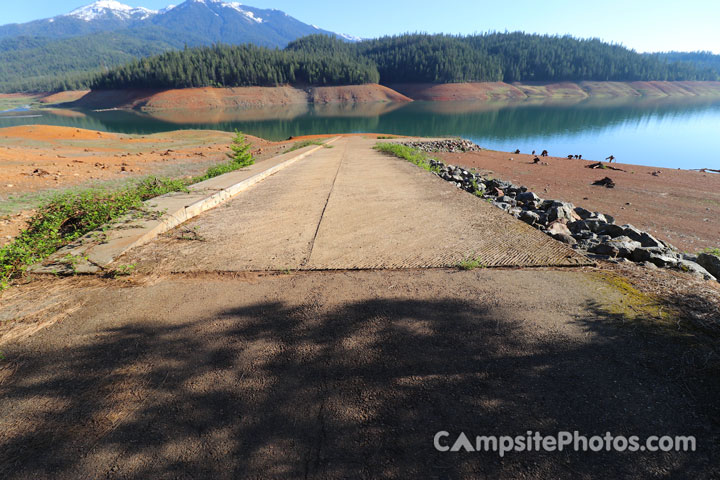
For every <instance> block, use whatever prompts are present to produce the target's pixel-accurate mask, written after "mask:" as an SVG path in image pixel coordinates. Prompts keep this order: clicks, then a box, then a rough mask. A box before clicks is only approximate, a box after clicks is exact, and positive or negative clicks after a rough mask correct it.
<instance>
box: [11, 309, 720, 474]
mask: <svg viewBox="0 0 720 480" xmlns="http://www.w3.org/2000/svg"><path fill="white" fill-rule="evenodd" d="M138 320H141V319H138ZM575 323H576V325H577V326H578V328H580V330H581V331H582V332H583V335H577V334H576V333H565V332H563V331H562V330H558V331H551V330H548V329H542V328H541V329H537V328H532V327H531V326H529V325H527V323H526V322H522V321H520V320H517V319H515V318H514V317H513V312H512V310H511V309H506V308H504V307H503V306H499V305H488V304H483V303H480V302H474V301H472V300H468V301H459V300H457V299H452V298H446V299H434V300H398V299H385V298H381V299H376V300H370V301H360V302H354V303H348V304H344V305H341V306H339V307H337V308H333V309H326V308H324V307H322V306H321V305H319V304H315V303H313V302H308V303H306V304H303V305H299V306H296V305H287V304H284V303H282V302H264V303H257V304H253V305H250V306H240V307H237V308H233V309H228V310H225V311H223V312H221V314H220V315H216V314H208V315H207V317H204V318H190V319H182V322H178V324H177V325H164V326H142V322H141V321H137V322H135V323H133V324H129V325H126V326H123V327H120V328H115V329H107V330H104V331H101V332H98V334H97V335H96V336H95V337H93V338H92V339H88V341H87V342H86V344H84V345H82V346H80V347H77V348H75V349H72V350H63V351H48V350H42V349H38V350H36V351H28V352H25V353H24V355H23V356H22V360H21V364H19V365H18V367H17V371H16V372H15V374H14V375H13V377H12V378H11V379H10V380H9V381H7V382H5V384H3V385H2V386H0V395H1V398H2V407H0V412H2V414H3V415H2V417H3V419H4V420H3V421H2V424H3V425H4V427H3V429H4V432H3V433H2V434H0V448H1V451H0V452H1V453H0V474H2V476H3V477H4V478H86V477H101V476H108V477H109V478H486V477H487V478H519V477H522V478H553V477H554V478H589V477H593V478H594V477H615V478H627V477H633V478H643V477H644V478H650V477H653V478H654V477H692V478H703V477H708V478H710V477H712V476H713V475H717V474H718V466H717V464H716V463H714V462H713V461H711V459H712V458H713V455H715V457H714V458H718V456H717V454H718V450H719V449H718V438H720V435H719V433H720V422H719V421H718V419H720V415H719V414H718V405H717V402H716V401H715V399H717V398H718V397H717V394H718V376H717V372H718V369H717V357H714V358H713V357H712V354H708V351H707V350H702V349H699V350H691V349H689V348H688V342H687V341H686V339H681V340H680V341H679V340H678V336H677V335H674V334H671V333H668V332H667V331H665V330H662V329H656V328H651V327H647V326H643V325H642V324H640V323H637V322H635V323H633V321H631V320H630V319H629V318H626V317H625V316H623V315H621V314H614V313H611V312H609V311H607V309H606V308H604V307H603V306H601V305H599V304H595V303H590V304H588V305H586V308H585V309H584V310H583V311H582V312H580V313H578V314H577V315H576V317H575ZM703 355H710V356H709V357H707V358H709V360H707V361H705V363H703ZM713 362H714V363H713ZM27 412H32V413H31V414H30V413H27ZM576 430H577V431H579V432H580V433H581V434H584V435H588V436H591V435H604V434H605V432H612V434H614V435H638V436H640V437H641V438H644V437H646V436H649V435H696V436H697V439H698V452H687V453H684V452H678V453H675V452H670V453H629V452H598V453H589V452H570V451H563V452H553V453H543V452H523V453H517V452H516V453H509V454H507V456H506V457H504V458H500V457H499V456H498V455H497V454H496V453H492V452H473V453H468V452H458V453H449V452H447V453H443V452H438V451H437V450H436V449H435V448H434V446H433V437H434V435H435V434H436V432H439V431H448V432H450V440H449V441H450V443H452V439H453V438H456V437H457V435H458V434H459V433H461V432H464V433H466V434H467V435H468V436H469V437H471V438H472V437H474V436H476V435H511V436H516V435H525V434H526V432H528V431H533V432H534V431H540V432H541V433H543V434H549V435H552V434H555V433H557V432H558V431H571V432H572V431H576Z"/></svg>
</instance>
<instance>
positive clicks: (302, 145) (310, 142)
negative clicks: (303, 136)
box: [285, 138, 333, 153]
mask: <svg viewBox="0 0 720 480" xmlns="http://www.w3.org/2000/svg"><path fill="white" fill-rule="evenodd" d="M325 141H327V138H321V139H319V140H301V141H299V142H295V144H293V146H292V147H290V149H289V150H287V151H286V152H285V153H290V152H294V151H295V150H300V149H301V148H305V147H309V146H310V145H318V146H321V147H325V148H333V146H332V145H328V144H326V143H324V142H325Z"/></svg>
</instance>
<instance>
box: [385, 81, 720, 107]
mask: <svg viewBox="0 0 720 480" xmlns="http://www.w3.org/2000/svg"><path fill="white" fill-rule="evenodd" d="M391 88H393V89H394V90H396V91H398V92H400V93H402V94H404V95H407V96H408V97H410V98H412V99H413V100H426V101H434V102H442V101H462V100H483V101H488V100H523V99H529V98H554V99H563V98H568V99H571V98H577V99H583V98H588V97H605V98H607V97H611V98H612V97H696V96H720V82H580V83H573V82H560V83H531V84H522V83H513V84H508V83H503V82H484V83H449V84H420V83H418V84H398V85H391Z"/></svg>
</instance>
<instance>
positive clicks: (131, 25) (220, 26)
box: [0, 0, 354, 91]
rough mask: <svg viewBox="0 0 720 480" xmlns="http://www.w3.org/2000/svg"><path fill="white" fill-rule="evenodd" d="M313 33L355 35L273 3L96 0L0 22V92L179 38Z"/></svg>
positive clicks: (258, 41)
mask: <svg viewBox="0 0 720 480" xmlns="http://www.w3.org/2000/svg"><path fill="white" fill-rule="evenodd" d="M315 33H322V34H326V35H331V36H334V37H336V38H341V39H343V40H346V41H353V40H354V38H353V37H351V36H349V35H344V34H337V33H334V32H331V31H329V30H324V29H321V28H319V27H317V26H314V25H309V24H306V23H303V22H301V21H300V20H297V19H295V18H293V17H291V16H290V15H288V14H286V13H285V12H282V11H280V10H276V9H261V8H256V7H252V6H249V5H243V4H240V3H238V2H232V1H225V0H186V1H184V2H183V3H180V4H179V5H169V6H168V7H165V8H163V9H160V10H150V9H147V8H144V7H131V6H129V5H125V4H123V3H121V2H119V1H117V0H98V1H96V2H94V3H91V4H89V5H85V6H82V7H79V8H76V9H74V10H72V11H71V12H68V13H65V14H63V15H58V16H55V17H51V18H46V19H40V20H33V21H31V22H27V23H22V24H7V25H2V26H0V91H43V90H44V91H50V90H57V89H68V88H77V87H80V86H82V83H83V82H85V81H86V80H87V79H88V78H89V77H90V76H91V75H92V74H95V73H98V72H100V71H103V70H104V69H106V68H110V67H113V66H116V65H120V64H123V63H127V62H128V61H130V60H133V59H135V58H140V57H146V56H149V55H154V54H158V53H162V52H165V51H168V50H172V49H179V48H183V47H184V46H185V45H187V46H191V47H192V46H203V45H211V44H214V43H219V42H222V43H227V44H243V43H252V44H255V45H259V46H264V47H270V48H282V47H285V46H286V45H287V44H288V43H290V42H291V41H293V40H296V39H298V38H300V37H303V36H306V35H310V34H315Z"/></svg>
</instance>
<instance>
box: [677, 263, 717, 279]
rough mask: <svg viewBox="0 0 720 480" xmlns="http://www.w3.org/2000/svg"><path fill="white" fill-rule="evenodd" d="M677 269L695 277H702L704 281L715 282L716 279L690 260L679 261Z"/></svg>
mask: <svg viewBox="0 0 720 480" xmlns="http://www.w3.org/2000/svg"><path fill="white" fill-rule="evenodd" d="M678 268H680V269H681V270H684V271H686V272H689V273H692V274H693V275H695V276H698V277H702V278H703V279H705V280H717V277H715V276H714V275H712V274H711V273H710V272H708V271H707V270H706V269H704V268H703V267H702V266H700V265H698V264H697V263H695V262H692V261H690V260H685V259H682V258H681V259H680V260H679V261H678Z"/></svg>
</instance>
